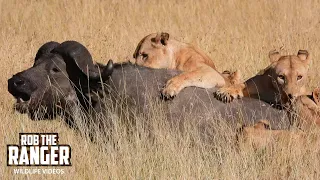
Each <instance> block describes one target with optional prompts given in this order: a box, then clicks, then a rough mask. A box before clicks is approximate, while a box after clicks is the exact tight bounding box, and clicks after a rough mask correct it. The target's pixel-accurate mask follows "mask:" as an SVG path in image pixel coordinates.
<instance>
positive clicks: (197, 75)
mask: <svg viewBox="0 0 320 180" xmlns="http://www.w3.org/2000/svg"><path fill="white" fill-rule="evenodd" d="M133 58H134V59H131V60H130V62H132V63H135V64H137V65H140V66H146V67H150V68H156V69H160V68H165V69H177V70H181V71H183V73H181V74H180V75H177V76H175V77H173V78H172V79H170V80H169V81H168V82H167V83H166V86H165V88H164V89H163V91H162V93H163V95H164V96H166V97H173V96H175V95H177V94H178V93H179V92H180V91H181V90H182V89H183V88H185V87H188V86H197V87H201V88H213V87H223V86H224V85H225V84H226V83H227V84H228V78H225V76H223V75H222V74H221V73H219V72H218V71H217V70H216V67H215V66H214V64H213V61H212V60H211V59H210V58H209V57H208V56H207V55H206V54H205V53H203V52H202V51H200V50H199V49H197V48H195V47H193V46H192V45H190V44H186V43H183V42H179V41H177V40H175V39H173V38H169V34H168V33H164V32H162V33H154V34H150V35H148V36H146V37H144V38H143V39H142V40H141V41H140V42H139V44H138V46H137V48H136V50H135V52H134V54H133Z"/></svg>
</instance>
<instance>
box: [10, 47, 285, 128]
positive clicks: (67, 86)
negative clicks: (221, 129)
mask: <svg viewBox="0 0 320 180" xmlns="http://www.w3.org/2000/svg"><path fill="white" fill-rule="evenodd" d="M178 73H180V72H179V71H174V70H165V69H158V70H156V69H150V68H145V67H138V66H135V65H131V64H123V65H121V64H120V65H113V63H112V61H109V63H108V64H107V65H106V66H104V65H101V64H94V63H93V61H92V57H91V55H90V53H89V51H88V50H87V49H86V48H85V47H84V46H83V45H81V44H80V43H78V42H75V41H66V42H63V43H61V44H59V43H57V42H48V43H46V44H44V45H43V46H42V47H41V48H40V49H39V50H38V53H37V55H36V58H35V62H34V65H33V67H31V68H29V69H27V70H25V71H22V72H19V73H17V74H15V75H13V77H12V78H11V79H9V80H8V90H9V92H10V93H11V94H12V95H13V96H14V97H15V98H16V99H17V102H16V105H15V106H16V109H17V110H18V111H20V112H28V113H29V114H30V115H31V117H32V118H39V117H41V118H53V117H55V116H56V115H57V114H64V115H65V117H66V119H69V120H70V119H72V122H73V121H77V118H78V117H77V114H78V113H79V108H78V107H79V105H80V107H81V110H83V111H85V112H86V113H87V114H91V115H92V114H94V115H96V114H104V113H105V112H106V111H105V109H106V108H110V106H112V107H121V108H123V104H125V105H126V106H127V107H126V108H127V109H129V111H130V112H133V114H145V115H146V114H148V113H150V112H151V110H154V108H155V107H154V106H153V105H152V103H151V102H152V101H154V100H155V101H159V99H160V90H161V88H162V87H163V86H164V85H165V82H167V80H168V79H170V78H172V77H173V76H175V75H177V74H178ZM212 91H213V89H201V88H196V87H189V88H186V89H184V90H183V91H182V92H181V93H180V94H179V95H178V96H177V97H175V98H174V99H172V100H167V101H159V102H160V104H161V107H162V110H163V111H164V113H165V116H166V118H165V119H167V120H169V122H183V121H185V120H191V121H194V122H195V123H196V124H199V125H201V126H202V127H209V126H207V124H210V123H211V124H212V123H213V122H214V123H216V122H218V121H217V119H218V120H223V121H227V122H230V124H231V125H234V124H237V123H243V124H253V123H254V122H256V121H257V120H261V119H268V120H270V121H271V125H272V126H273V127H278V128H287V127H288V126H289V121H288V119H287V116H286V112H284V111H281V110H277V109H274V108H272V107H271V106H270V105H269V104H266V103H264V102H262V101H259V100H256V99H246V98H244V99H243V100H241V101H238V102H234V103H231V104H224V103H222V102H220V101H218V100H216V99H215V98H214V97H213V96H212ZM121 98H124V99H125V101H126V103H122V105H121V106H119V105H117V103H118V102H120V101H119V99H121ZM121 108H120V111H121ZM126 108H124V109H126ZM39 110H41V111H39ZM117 113H121V112H119V111H117ZM39 114H42V115H41V116H40V115H39ZM121 114H123V113H121ZM129 115H130V113H129V114H128V116H129ZM105 120H106V121H107V119H105ZM68 122H70V121H68ZM213 125H214V124H213Z"/></svg>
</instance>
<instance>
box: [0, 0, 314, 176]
mask: <svg viewBox="0 0 320 180" xmlns="http://www.w3.org/2000/svg"><path fill="white" fill-rule="evenodd" d="M0 12H1V16H0V45H1V46H0V55H1V56H0V57H1V61H0V66H1V67H2V74H1V76H0V86H1V87H3V88H1V89H0V93H1V98H0V105H1V106H0V108H1V109H0V114H1V115H0V119H1V123H0V149H1V152H0V164H1V166H0V177H1V176H3V178H0V179H9V178H10V179H11V178H21V179H25V178H30V179H42V178H43V177H45V178H50V179H56V178H63V179H103V178H102V177H109V178H110V179H154V178H157V179H169V178H170V179H287V178H289V179H320V173H319V172H320V164H319V163H320V158H319V147H314V146H313V144H312V143H310V144H306V145H301V146H298V145H296V144H291V145H290V143H289V145H284V144H285V143H283V144H282V143H279V144H276V145H274V146H270V147H267V148H265V149H262V150H259V151H253V149H252V148H250V147H248V148H244V149H242V150H240V151H239V150H237V149H236V148H235V147H234V144H233V143H231V140H230V139H228V138H226V137H225V135H226V134H228V133H229V132H228V131H227V130H224V129H223V127H221V128H220V129H221V132H224V133H222V135H220V136H221V138H219V137H220V136H217V138H215V140H214V141H213V144H211V145H207V144H205V143H201V142H198V141H196V142H197V143H195V144H194V142H193V141H192V140H190V139H197V138H198V135H197V133H196V132H194V131H196V130H192V129H190V131H189V132H186V134H179V133H178V134H176V133H172V132H167V131H165V128H163V125H162V124H161V123H159V122H161V118H159V117H149V119H147V120H148V121H152V122H153V125H155V126H159V130H157V132H156V135H157V138H156V140H155V142H152V143H151V142H150V141H148V136H147V134H146V133H144V131H143V129H142V128H141V129H139V128H138V130H136V131H137V134H139V135H137V136H134V137H130V138H128V137H126V136H125V135H124V134H125V129H123V128H121V126H119V129H118V131H116V132H113V133H114V134H112V135H113V136H114V141H116V142H117V146H116V147H115V146H113V145H110V144H108V143H104V144H102V143H100V144H99V143H97V144H93V143H91V142H89V141H87V140H86V139H84V138H82V136H80V135H79V134H78V133H77V132H75V131H72V130H71V129H69V128H68V127H66V125H65V124H64V123H63V122H62V121H61V120H55V121H31V120H30V119H29V118H28V117H27V116H25V115H21V114H18V113H14V112H13V110H12V105H13V102H14V100H13V98H12V97H11V95H10V94H9V93H8V92H7V88H6V87H7V79H8V78H9V77H11V76H12V75H13V74H14V73H16V72H18V71H21V70H23V69H26V68H27V67H30V66H31V65H32V63H33V58H34V56H35V53H36V51H37V49H38V48H39V47H40V46H41V45H42V44H43V43H44V42H47V41H50V40H55V41H59V42H62V41H64V40H77V41H80V42H82V43H83V44H84V45H85V46H87V47H88V48H89V50H90V51H91V52H92V55H93V57H94V59H95V60H96V61H99V62H104V63H106V62H107V60H108V59H109V58H113V59H116V60H118V61H121V60H123V59H124V58H125V57H126V56H129V55H131V54H132V53H133V51H134V49H135V46H136V44H137V43H138V42H139V40H140V39H141V38H142V37H144V36H145V35H147V34H149V33H152V32H159V31H166V32H169V33H170V34H171V36H174V37H176V38H177V39H179V40H183V41H185V42H190V43H192V44H195V45H197V46H199V47H200V48H201V49H203V50H204V51H205V52H207V53H208V55H209V56H210V57H212V59H213V60H214V62H215V63H216V65H217V67H218V69H219V70H220V71H221V70H224V69H230V68H231V69H240V70H241V71H242V73H243V74H244V76H245V77H246V78H247V77H250V76H252V75H254V74H255V73H256V72H258V71H259V70H260V69H261V68H263V67H265V66H266V65H267V64H268V59H267V53H268V51H269V50H271V49H274V48H277V49H279V48H280V47H282V49H283V50H282V51H283V53H284V54H292V53H296V52H297V51H298V50H299V49H307V50H309V52H311V53H312V55H313V57H314V58H313V63H312V66H311V68H310V75H311V77H312V78H311V79H310V82H309V87H310V88H313V87H316V86H318V85H319V83H318V82H319V81H318V80H317V79H316V78H317V77H318V75H317V69H319V67H320V63H319V61H318V60H317V58H318V57H319V56H320V51H319V44H320V31H319V28H320V16H318V15H319V14H320V3H319V2H318V1H311V0H305V1H299V0H285V1H279V0H272V1H262V0H258V1H251V0H250V1H235V0H230V1H223V0H217V1H210V0H203V1H191V0H187V1H178V0H165V1H147V0H136V1H133V0H128V1H114V0H109V1H98V0H96V1H95V0H92V1H76V0H71V1H65V0H61V1H42V0H29V1H18V0H10V1H8V0H0ZM161 127H162V128H161ZM164 127H165V126H164ZM19 132H58V133H59V135H60V137H61V142H62V143H66V144H70V145H71V147H72V150H73V152H72V153H73V157H72V161H73V166H72V167H68V168H64V169H65V171H66V173H65V174H64V175H61V176H59V175H49V176H44V175H41V176H40V175H29V176H27V177H26V176H24V175H16V176H13V173H12V168H8V167H7V166H6V144H9V143H18V133H19ZM298 147H299V148H298Z"/></svg>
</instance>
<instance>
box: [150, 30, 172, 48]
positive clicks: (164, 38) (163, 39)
mask: <svg viewBox="0 0 320 180" xmlns="http://www.w3.org/2000/svg"><path fill="white" fill-rule="evenodd" d="M168 40H169V33H166V32H162V33H158V34H157V36H156V37H155V38H152V39H151V41H152V42H153V43H155V44H162V45H164V46H165V45H167V44H168Z"/></svg>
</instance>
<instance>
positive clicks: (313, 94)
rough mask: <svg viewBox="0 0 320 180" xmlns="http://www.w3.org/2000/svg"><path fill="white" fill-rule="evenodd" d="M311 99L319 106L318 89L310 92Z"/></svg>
mask: <svg viewBox="0 0 320 180" xmlns="http://www.w3.org/2000/svg"><path fill="white" fill-rule="evenodd" d="M312 97H313V100H314V102H315V103H316V104H317V105H318V106H319V105H320V88H316V89H315V90H313V92H312Z"/></svg>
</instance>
